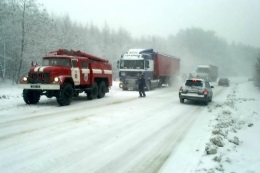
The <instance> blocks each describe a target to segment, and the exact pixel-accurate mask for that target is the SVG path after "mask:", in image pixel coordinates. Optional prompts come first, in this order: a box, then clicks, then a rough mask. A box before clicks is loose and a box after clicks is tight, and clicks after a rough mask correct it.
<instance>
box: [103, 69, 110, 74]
mask: <svg viewBox="0 0 260 173" xmlns="http://www.w3.org/2000/svg"><path fill="white" fill-rule="evenodd" d="M104 73H105V74H112V70H104Z"/></svg>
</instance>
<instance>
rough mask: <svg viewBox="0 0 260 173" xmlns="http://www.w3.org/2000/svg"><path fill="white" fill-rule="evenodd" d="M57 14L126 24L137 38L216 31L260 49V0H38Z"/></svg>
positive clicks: (98, 23) (97, 22)
mask: <svg viewBox="0 0 260 173" xmlns="http://www.w3.org/2000/svg"><path fill="white" fill-rule="evenodd" d="M38 2H41V3H43V4H44V6H45V7H46V9H47V10H48V11H49V12H50V13H51V14H55V15H66V14H68V15H69V16H70V18H71V19H72V20H76V21H78V22H81V23H83V24H90V23H92V24H94V25H96V26H99V27H102V26H104V24H105V23H107V24H108V25H109V27H111V28H112V29H118V28H119V27H122V28H124V29H126V30H127V31H128V32H129V33H131V35H132V36H133V37H138V36H141V35H157V36H162V37H164V38H166V37H167V36H168V35H169V34H173V35H175V34H176V33H177V32H178V31H179V30H180V29H187V28H191V27H199V28H202V29H204V30H206V31H207V30H213V31H215V32H216V34H217V36H219V37H222V38H224V39H226V40H227V41H228V42H229V43H231V42H232V41H234V42H236V43H240V42H241V43H243V44H248V45H252V46H256V47H259V48H260V1H259V0H96V1H95V0H38Z"/></svg>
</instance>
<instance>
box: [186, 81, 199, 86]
mask: <svg viewBox="0 0 260 173" xmlns="http://www.w3.org/2000/svg"><path fill="white" fill-rule="evenodd" d="M185 85H186V86H190V87H193V86H196V87H202V86H203V85H202V81H199V80H187V81H186V83H185Z"/></svg>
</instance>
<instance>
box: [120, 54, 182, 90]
mask: <svg viewBox="0 0 260 173" xmlns="http://www.w3.org/2000/svg"><path fill="white" fill-rule="evenodd" d="M117 67H118V69H119V77H120V84H119V87H120V88H122V89H123V90H137V89H138V88H137V85H136V82H137V79H138V78H139V76H140V75H141V74H144V77H145V81H146V90H148V91H149V90H151V89H154V88H158V87H161V86H162V85H171V83H172V79H173V78H174V77H176V76H177V75H178V73H179V70H180V59H179V58H177V57H174V56H169V55H166V54H162V53H159V52H154V50H153V49H130V50H129V51H128V52H127V53H124V54H123V55H121V58H120V60H119V61H118V62H117Z"/></svg>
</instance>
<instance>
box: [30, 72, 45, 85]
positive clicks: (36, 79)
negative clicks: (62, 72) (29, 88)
mask: <svg viewBox="0 0 260 173" xmlns="http://www.w3.org/2000/svg"><path fill="white" fill-rule="evenodd" d="M28 76H29V79H28V82H29V83H31V84H36V83H40V84H48V83H50V73H29V75H28Z"/></svg>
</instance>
